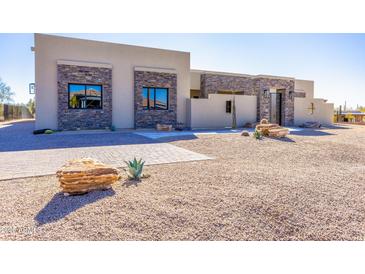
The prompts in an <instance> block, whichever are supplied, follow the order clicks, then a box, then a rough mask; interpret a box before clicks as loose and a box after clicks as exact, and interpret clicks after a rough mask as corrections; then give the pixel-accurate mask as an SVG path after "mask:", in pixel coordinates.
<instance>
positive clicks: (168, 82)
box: [134, 71, 177, 128]
mask: <svg viewBox="0 0 365 274" xmlns="http://www.w3.org/2000/svg"><path fill="white" fill-rule="evenodd" d="M143 87H158V88H168V92H169V97H168V98H169V101H168V109H167V110H145V109H143V97H142V89H143ZM176 119H177V76H176V74H175V73H167V72H153V71H134V126H135V128H152V127H153V128H154V127H155V126H156V124H157V123H161V124H172V125H173V126H175V125H176Z"/></svg>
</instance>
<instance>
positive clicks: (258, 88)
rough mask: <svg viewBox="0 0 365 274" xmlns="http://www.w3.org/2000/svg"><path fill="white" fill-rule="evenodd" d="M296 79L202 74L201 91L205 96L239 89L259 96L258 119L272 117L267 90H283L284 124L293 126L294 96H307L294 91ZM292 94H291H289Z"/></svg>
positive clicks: (282, 108)
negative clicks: (266, 94)
mask: <svg viewBox="0 0 365 274" xmlns="http://www.w3.org/2000/svg"><path fill="white" fill-rule="evenodd" d="M294 85H295V82H294V79H279V78H268V77H257V78H255V77H250V76H247V77H246V76H230V75H218V74H201V76H200V91H201V96H202V97H203V98H208V94H211V93H218V92H219V91H239V92H243V94H244V95H256V96H257V121H260V120H261V119H263V118H266V119H269V118H270V97H269V96H268V97H266V96H265V92H264V91H265V90H268V91H270V88H271V89H277V90H281V91H280V92H281V93H282V106H281V110H282V113H281V116H282V124H283V125H285V126H291V125H293V124H294V97H305V93H304V95H303V93H300V92H294ZM290 93H291V94H292V96H289V94H290Z"/></svg>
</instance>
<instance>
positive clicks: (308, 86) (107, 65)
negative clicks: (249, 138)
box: [34, 34, 333, 130]
mask: <svg viewBox="0 0 365 274" xmlns="http://www.w3.org/2000/svg"><path fill="white" fill-rule="evenodd" d="M34 40H35V45H34V52H35V84H36V102H37V103H36V113H37V117H36V129H41V128H52V129H60V130H74V129H94V128H105V127H111V126H114V127H116V128H151V127H155V125H156V123H163V124H172V125H176V124H177V123H183V124H184V125H185V126H187V127H190V128H222V127H229V126H230V125H231V121H232V103H233V102H234V104H235V108H236V116H237V125H238V126H243V124H244V123H246V122H256V121H259V120H260V119H262V118H267V119H269V120H270V121H272V122H276V123H279V124H282V125H284V126H293V125H297V124H301V123H303V122H306V121H318V122H320V123H322V124H331V123H332V120H333V104H329V103H327V102H326V100H324V99H315V98H314V96H313V95H314V94H313V91H314V83H313V81H306V80H297V79H294V78H291V77H277V76H267V75H256V76H253V75H246V74H237V73H223V72H214V71H201V70H191V68H190V53H188V52H181V51H173V50H163V49H155V48H147V47H139V46H130V45H122V44H115V43H107V42H98V41H89V40H83V39H74V38H65V37H59V36H53V35H44V34H35V39H34Z"/></svg>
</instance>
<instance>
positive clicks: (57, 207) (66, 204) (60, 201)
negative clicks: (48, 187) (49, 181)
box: [34, 189, 115, 225]
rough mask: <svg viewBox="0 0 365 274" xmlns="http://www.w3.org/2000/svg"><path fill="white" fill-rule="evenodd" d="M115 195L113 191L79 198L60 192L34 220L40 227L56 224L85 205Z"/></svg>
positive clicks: (97, 192)
mask: <svg viewBox="0 0 365 274" xmlns="http://www.w3.org/2000/svg"><path fill="white" fill-rule="evenodd" d="M113 195H115V192H114V190H113V189H108V190H104V191H92V192H90V193H87V194H84V195H77V196H64V195H63V193H61V192H59V193H57V194H55V195H54V196H53V198H52V199H51V200H50V201H49V202H48V203H47V205H46V206H45V207H44V208H42V209H41V211H39V212H38V214H37V215H36V216H35V218H34V220H35V221H36V222H37V223H38V225H44V224H47V223H52V222H56V221H58V220H61V219H63V218H64V217H66V216H67V215H68V214H70V213H72V212H74V211H76V210H78V209H79V208H82V207H84V206H85V205H88V204H91V203H94V202H96V201H98V200H101V199H103V198H105V197H109V196H113Z"/></svg>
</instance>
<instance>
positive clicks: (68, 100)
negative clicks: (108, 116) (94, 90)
mask: <svg viewBox="0 0 365 274" xmlns="http://www.w3.org/2000/svg"><path fill="white" fill-rule="evenodd" d="M71 85H77V86H84V87H85V94H84V96H85V97H86V87H87V86H98V87H100V93H101V95H100V103H101V104H100V107H98V108H72V107H71V106H70V86H71ZM103 92H104V88H103V85H102V84H90V83H88V84H84V83H68V84H67V105H68V109H77V110H80V109H82V110H95V109H98V110H100V109H103Z"/></svg>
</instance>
